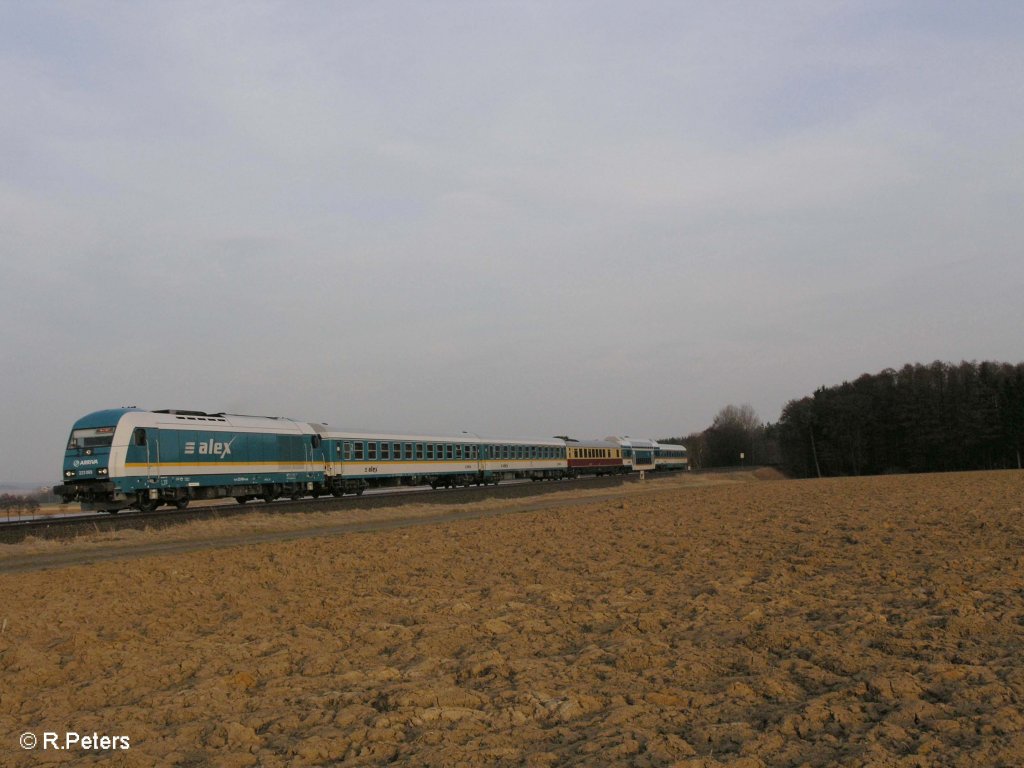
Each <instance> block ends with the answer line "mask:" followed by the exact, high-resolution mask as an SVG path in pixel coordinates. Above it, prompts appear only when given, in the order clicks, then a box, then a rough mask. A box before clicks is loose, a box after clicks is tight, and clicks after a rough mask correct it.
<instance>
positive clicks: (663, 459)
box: [654, 443, 690, 471]
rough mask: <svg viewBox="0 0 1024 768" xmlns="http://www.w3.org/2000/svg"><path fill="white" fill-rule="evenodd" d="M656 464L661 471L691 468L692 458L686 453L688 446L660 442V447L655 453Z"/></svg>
mask: <svg viewBox="0 0 1024 768" xmlns="http://www.w3.org/2000/svg"><path fill="white" fill-rule="evenodd" d="M654 465H655V467H656V468H657V469H658V470H659V471H660V470H673V469H689V468H690V458H689V456H688V455H687V453H686V446H685V445H673V444H671V443H658V449H657V451H656V452H655V454H654Z"/></svg>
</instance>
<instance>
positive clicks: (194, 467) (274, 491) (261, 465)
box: [53, 408, 326, 512]
mask: <svg viewBox="0 0 1024 768" xmlns="http://www.w3.org/2000/svg"><path fill="white" fill-rule="evenodd" d="M325 431H326V427H324V426H323V425H322V424H316V423H306V422H300V421H294V420H292V419H283V418H267V417H260V416H238V415H231V414H223V413H213V414H209V413H203V412H200V411H176V410H161V411H146V410H140V409H137V408H119V409H114V410H106V411H97V412H96V413H91V414H89V415H88V416H84V417H83V418H81V419H79V420H78V421H77V422H75V425H74V426H73V427H72V430H71V436H70V438H69V440H68V445H67V448H66V450H65V452H64V483H63V484H62V485H58V486H55V487H54V489H53V490H54V493H55V494H57V495H59V496H61V497H62V498H63V499H64V501H65V502H72V501H78V502H81V504H82V508H83V509H89V510H105V511H108V512H117V511H118V510H120V509H125V508H129V507H134V508H137V509H142V510H152V509H155V508H156V507H158V506H160V505H161V504H175V505H177V506H178V507H179V508H184V507H185V506H187V505H188V503H189V501H190V500H191V499H210V498H224V497H234V498H236V499H237V500H238V501H240V502H244V501H248V500H249V499H253V498H263V499H267V500H270V499H274V498H277V497H279V496H281V495H288V496H296V497H297V496H303V495H306V494H313V495H316V494H318V493H319V492H320V491H321V490H323V489H324V483H325V470H326V461H325V455H324V449H323V445H322V443H323V438H322V435H323V433H324V432H325Z"/></svg>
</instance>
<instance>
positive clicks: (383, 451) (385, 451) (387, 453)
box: [380, 443, 391, 461]
mask: <svg viewBox="0 0 1024 768" xmlns="http://www.w3.org/2000/svg"><path fill="white" fill-rule="evenodd" d="M390 458H391V443H381V444H380V460H381V461H387V460H388V459H390Z"/></svg>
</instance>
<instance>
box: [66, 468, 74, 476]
mask: <svg viewBox="0 0 1024 768" xmlns="http://www.w3.org/2000/svg"><path fill="white" fill-rule="evenodd" d="M74 476H75V470H73V469H65V470H64V477H74Z"/></svg>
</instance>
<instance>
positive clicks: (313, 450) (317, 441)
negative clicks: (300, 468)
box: [306, 434, 328, 472]
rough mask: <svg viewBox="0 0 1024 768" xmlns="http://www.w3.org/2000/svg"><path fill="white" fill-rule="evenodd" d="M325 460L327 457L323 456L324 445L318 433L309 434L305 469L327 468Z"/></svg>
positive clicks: (315, 470)
mask: <svg viewBox="0 0 1024 768" xmlns="http://www.w3.org/2000/svg"><path fill="white" fill-rule="evenodd" d="M327 460H328V459H327V457H325V456H324V445H323V440H322V439H321V437H320V435H318V434H313V435H310V436H309V441H308V442H307V443H306V471H307V472H319V471H320V470H321V469H324V470H327Z"/></svg>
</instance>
